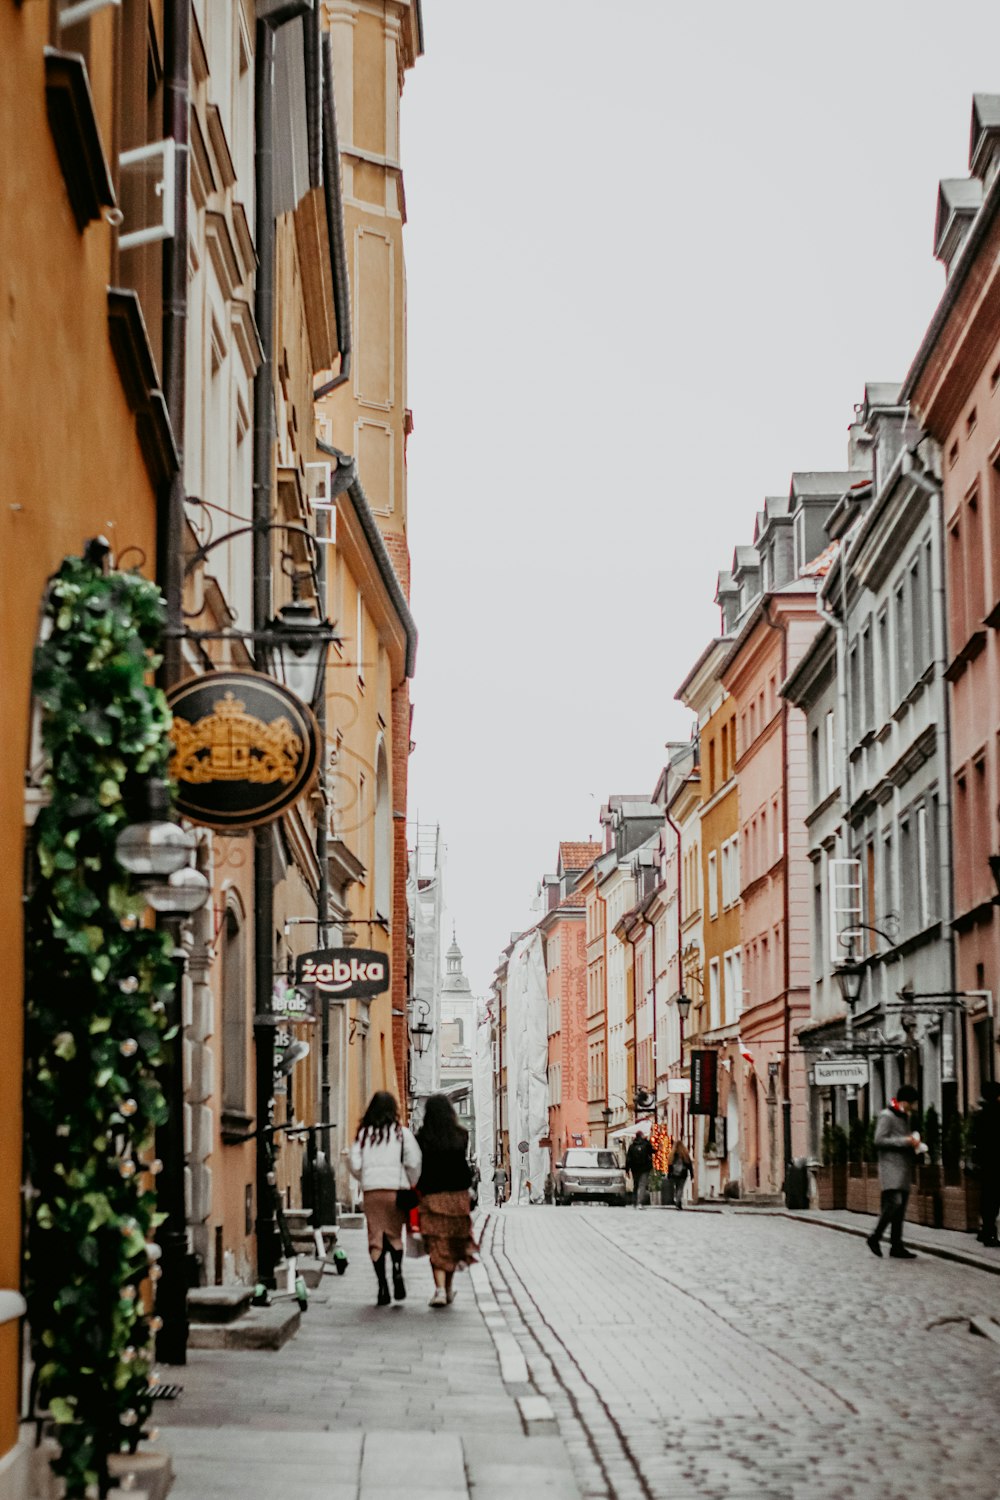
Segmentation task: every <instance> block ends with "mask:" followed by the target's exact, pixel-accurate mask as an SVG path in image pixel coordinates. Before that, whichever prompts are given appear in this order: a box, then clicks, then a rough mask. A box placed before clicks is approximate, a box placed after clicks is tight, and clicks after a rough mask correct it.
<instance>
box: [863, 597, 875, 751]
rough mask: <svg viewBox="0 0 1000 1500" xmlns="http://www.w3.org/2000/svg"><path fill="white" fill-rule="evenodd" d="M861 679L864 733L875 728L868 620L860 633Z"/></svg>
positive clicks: (873, 663) (873, 679)
mask: <svg viewBox="0 0 1000 1500" xmlns="http://www.w3.org/2000/svg"><path fill="white" fill-rule="evenodd" d="M861 678H862V686H863V692H864V724H863V728H864V732H865V733H866V734H869V733H871V731H872V730H873V729H874V728H875V661H874V654H873V651H872V622H871V620H868V621H867V623H866V624H865V627H864V629H863V630H862V632H861Z"/></svg>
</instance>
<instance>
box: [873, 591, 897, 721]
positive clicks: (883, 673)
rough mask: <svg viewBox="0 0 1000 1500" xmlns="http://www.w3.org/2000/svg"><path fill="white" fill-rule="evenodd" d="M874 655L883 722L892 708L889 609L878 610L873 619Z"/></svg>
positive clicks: (879, 711) (880, 712)
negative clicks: (875, 656) (875, 618)
mask: <svg viewBox="0 0 1000 1500" xmlns="http://www.w3.org/2000/svg"><path fill="white" fill-rule="evenodd" d="M875 636H876V647H877V649H876V655H877V658H878V676H879V697H878V710H877V713H878V718H879V720H881V722H882V723H885V721H886V719H888V717H889V715H890V714H891V713H892V710H893V698H892V653H891V651H890V649H889V611H888V609H883V610H880V611H879V615H878V618H877V620H876V621H875Z"/></svg>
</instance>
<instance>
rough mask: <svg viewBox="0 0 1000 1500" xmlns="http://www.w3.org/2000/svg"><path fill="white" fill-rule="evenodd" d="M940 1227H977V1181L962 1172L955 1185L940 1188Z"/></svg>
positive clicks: (958, 1228)
mask: <svg viewBox="0 0 1000 1500" xmlns="http://www.w3.org/2000/svg"><path fill="white" fill-rule="evenodd" d="M941 1227H942V1228H943V1229H957V1230H961V1231H966V1230H970V1229H978V1228H979V1183H978V1182H976V1181H975V1180H974V1179H973V1178H971V1177H966V1175H965V1173H964V1172H963V1173H962V1177H961V1180H960V1182H959V1183H958V1184H957V1185H953V1184H949V1183H946V1184H945V1186H944V1187H943V1188H942V1189H941Z"/></svg>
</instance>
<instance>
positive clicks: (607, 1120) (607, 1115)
mask: <svg viewBox="0 0 1000 1500" xmlns="http://www.w3.org/2000/svg"><path fill="white" fill-rule="evenodd" d="M613 1114H614V1110H613V1109H612V1108H611V1105H610V1104H606V1105H605V1106H604V1108H603V1109H602V1110H601V1119H602V1120H603V1121H604V1144H605V1145H607V1144H608V1131H609V1130H610V1129H611V1116H612V1115H613Z"/></svg>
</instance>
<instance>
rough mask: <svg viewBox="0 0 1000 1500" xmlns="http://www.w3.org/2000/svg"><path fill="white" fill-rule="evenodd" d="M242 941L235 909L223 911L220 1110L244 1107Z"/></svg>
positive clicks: (242, 1111)
mask: <svg viewBox="0 0 1000 1500" xmlns="http://www.w3.org/2000/svg"><path fill="white" fill-rule="evenodd" d="M246 968H247V965H246V941H245V938H244V934H243V922H242V919H241V916H240V912H239V909H238V908H237V907H236V906H234V905H233V904H232V903H230V904H229V905H228V906H227V908H226V921H225V927H224V929H223V946H222V1108H223V1110H233V1111H235V1112H236V1113H238V1114H245V1113H246V1107H247V973H246Z"/></svg>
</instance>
